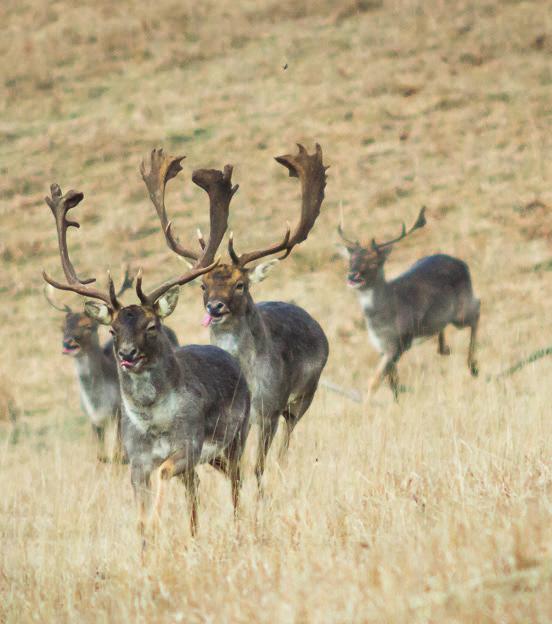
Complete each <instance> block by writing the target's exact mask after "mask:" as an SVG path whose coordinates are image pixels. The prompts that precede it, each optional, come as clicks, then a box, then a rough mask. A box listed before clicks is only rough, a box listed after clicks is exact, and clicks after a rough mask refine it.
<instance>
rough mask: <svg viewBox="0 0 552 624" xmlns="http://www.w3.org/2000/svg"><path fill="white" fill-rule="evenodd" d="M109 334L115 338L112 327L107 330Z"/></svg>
mask: <svg viewBox="0 0 552 624" xmlns="http://www.w3.org/2000/svg"><path fill="white" fill-rule="evenodd" d="M109 333H110V334H111V335H112V336H115V330H114V329H113V327H110V328H109Z"/></svg>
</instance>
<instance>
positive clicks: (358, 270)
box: [337, 206, 426, 289]
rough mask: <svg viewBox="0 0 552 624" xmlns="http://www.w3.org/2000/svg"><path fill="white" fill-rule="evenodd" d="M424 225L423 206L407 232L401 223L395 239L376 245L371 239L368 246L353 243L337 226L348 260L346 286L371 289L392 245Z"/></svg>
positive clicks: (380, 272) (356, 242)
mask: <svg viewBox="0 0 552 624" xmlns="http://www.w3.org/2000/svg"><path fill="white" fill-rule="evenodd" d="M425 224H426V219H425V206H423V207H422V209H421V210H420V212H419V214H418V218H417V219H416V221H415V222H414V225H412V227H411V228H410V229H409V230H408V231H407V229H406V226H405V224H404V223H403V225H402V232H401V234H400V235H399V236H397V238H394V239H392V240H389V241H386V242H385V243H376V241H375V239H372V241H371V242H370V244H369V245H362V244H361V243H359V241H358V240H356V241H353V240H351V239H350V238H347V237H346V236H345V234H344V233H343V229H342V227H341V225H339V227H338V228H337V231H338V233H339V236H340V237H341V240H342V241H343V251H344V252H345V255H346V257H347V258H348V260H349V271H348V274H347V283H348V285H349V286H350V287H351V288H361V289H362V288H372V287H373V285H374V283H375V282H376V280H377V279H378V277H379V276H380V275H381V274H382V269H383V265H384V264H385V261H386V260H387V258H388V257H389V254H390V253H391V250H392V248H393V245H394V244H395V243H398V242H399V241H401V240H403V239H405V238H406V237H407V236H408V235H409V234H411V233H412V232H414V231H415V230H418V229H420V228H422V227H424V225H425Z"/></svg>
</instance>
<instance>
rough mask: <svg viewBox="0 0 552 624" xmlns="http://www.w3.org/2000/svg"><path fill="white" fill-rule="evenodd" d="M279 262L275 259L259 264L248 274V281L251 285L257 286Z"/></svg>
mask: <svg viewBox="0 0 552 624" xmlns="http://www.w3.org/2000/svg"><path fill="white" fill-rule="evenodd" d="M279 262H280V261H279V260H278V259H277V258H274V259H272V260H268V262H261V264H258V265H257V266H256V267H255V268H254V269H252V270H251V271H250V272H249V281H250V283H251V284H258V283H259V282H262V281H263V280H264V279H266V278H267V276H268V274H269V273H270V271H272V269H273V268H274V267H275V266H276V265H277V264H278V263H279Z"/></svg>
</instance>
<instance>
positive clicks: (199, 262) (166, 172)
mask: <svg viewBox="0 0 552 624" xmlns="http://www.w3.org/2000/svg"><path fill="white" fill-rule="evenodd" d="M184 158H185V157H184V156H170V155H168V154H165V153H164V151H163V150H162V149H154V150H152V152H151V156H150V168H149V172H146V164H145V162H142V165H141V166H140V172H141V174H142V178H143V180H144V182H145V184H146V187H147V189H148V192H149V196H150V199H151V201H152V203H153V205H154V206H155V210H156V211H157V216H158V217H159V221H160V222H161V227H162V229H163V233H164V234H165V240H166V241H167V245H168V246H169V247H170V249H172V251H174V252H175V253H176V254H178V255H179V256H182V257H184V258H187V259H188V260H194V261H195V265H194V267H193V268H192V270H191V272H190V273H189V274H188V276H187V277H186V280H185V281H182V280H183V277H180V278H177V279H176V280H171V281H168V282H166V283H165V284H162V285H161V286H160V287H159V288H158V289H156V290H155V291H154V292H153V293H151V294H150V295H144V293H143V292H142V276H141V275H139V276H138V278H137V280H136V292H137V293H138V297H139V298H140V301H141V302H142V303H143V304H147V303H151V302H152V301H155V299H157V298H159V297H160V296H161V294H163V293H164V292H166V291H167V290H168V289H170V288H172V286H175V285H176V284H179V285H181V284H183V283H186V282H187V281H191V280H193V279H195V278H196V277H199V276H200V275H203V274H204V273H207V272H208V271H210V270H211V269H213V268H214V267H215V266H216V264H217V263H218V261H215V254H216V251H217V249H218V247H219V245H220V243H221V241H222V238H223V236H224V233H225V232H226V228H227V223H228V210H229V206H230V201H231V199H232V197H233V195H234V193H236V191H237V190H238V185H237V184H236V185H235V186H232V182H231V180H232V166H231V165H226V167H224V172H222V171H218V170H216V169H199V170H197V171H194V173H193V176H192V180H193V181H194V182H195V184H197V185H198V186H200V187H201V188H202V189H204V190H205V191H206V192H207V194H208V195H209V214H210V230H209V241H208V243H205V241H204V240H203V237H202V235H201V233H198V239H199V244H200V250H198V251H197V252H196V251H193V250H191V249H188V248H186V247H184V246H183V245H181V244H180V242H179V241H178V240H177V239H176V238H175V237H174V235H173V232H172V224H171V222H170V221H169V219H168V217H167V211H166V208H165V188H166V185H167V182H168V181H169V180H171V179H172V178H174V177H176V176H177V175H178V173H179V172H180V171H182V166H181V164H180V163H181V162H182V160H184ZM159 293H161V294H159Z"/></svg>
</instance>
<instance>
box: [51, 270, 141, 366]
mask: <svg viewBox="0 0 552 624" xmlns="http://www.w3.org/2000/svg"><path fill="white" fill-rule="evenodd" d="M133 282H134V277H133V276H131V275H130V271H129V268H128V267H127V268H126V269H125V274H124V278H123V283H122V284H121V287H120V289H119V291H118V292H117V295H116V296H117V298H119V297H121V295H122V294H123V293H124V292H125V291H126V290H128V289H129V288H131V287H132V284H133ZM51 291H53V288H52V287H51V286H49V285H48V287H46V288H45V289H44V297H45V298H46V301H47V302H48V303H49V304H50V305H51V306H52V307H53V308H54V309H55V310H58V311H59V312H64V314H65V317H64V320H63V326H62V335H63V338H62V353H63V354H64V355H70V356H73V357H75V356H77V357H78V356H80V355H82V354H83V353H86V352H87V351H88V350H89V349H90V348H92V347H95V346H97V345H99V338H98V327H99V325H98V323H97V322H96V321H95V320H93V319H91V318H90V317H88V316H87V315H86V314H85V313H84V312H75V311H74V310H72V309H71V307H70V306H68V305H67V304H64V305H63V307H60V306H59V305H58V304H57V303H56V302H55V301H54V299H53V297H52V292H51Z"/></svg>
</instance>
